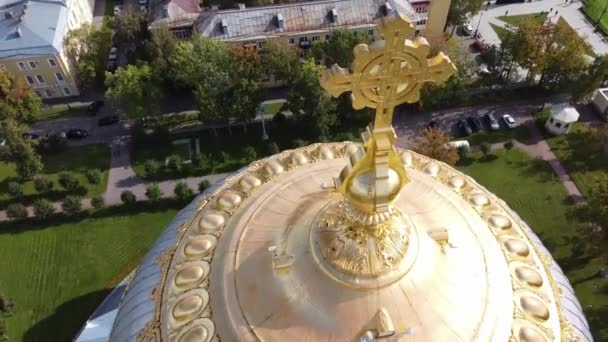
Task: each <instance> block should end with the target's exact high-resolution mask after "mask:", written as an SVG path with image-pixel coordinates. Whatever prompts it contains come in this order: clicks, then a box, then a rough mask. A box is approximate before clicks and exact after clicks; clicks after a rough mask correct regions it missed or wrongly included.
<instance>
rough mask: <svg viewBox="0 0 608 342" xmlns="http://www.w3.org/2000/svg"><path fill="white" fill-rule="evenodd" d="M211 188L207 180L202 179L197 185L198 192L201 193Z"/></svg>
mask: <svg viewBox="0 0 608 342" xmlns="http://www.w3.org/2000/svg"><path fill="white" fill-rule="evenodd" d="M210 186H211V183H209V181H208V180H206V179H203V180H202V181H200V182H199V183H198V192H203V191H205V190H207V188H209V187H210Z"/></svg>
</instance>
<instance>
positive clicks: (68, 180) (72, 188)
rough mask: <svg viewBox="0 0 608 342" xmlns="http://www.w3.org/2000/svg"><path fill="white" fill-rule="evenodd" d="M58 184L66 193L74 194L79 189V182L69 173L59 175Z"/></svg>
mask: <svg viewBox="0 0 608 342" xmlns="http://www.w3.org/2000/svg"><path fill="white" fill-rule="evenodd" d="M59 184H60V185H61V186H62V187H63V188H64V189H65V190H67V191H68V192H76V191H78V189H80V181H79V180H78V178H77V177H76V175H75V174H74V173H73V172H70V171H64V172H61V173H60V174H59Z"/></svg>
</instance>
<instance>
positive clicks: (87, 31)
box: [64, 24, 112, 88]
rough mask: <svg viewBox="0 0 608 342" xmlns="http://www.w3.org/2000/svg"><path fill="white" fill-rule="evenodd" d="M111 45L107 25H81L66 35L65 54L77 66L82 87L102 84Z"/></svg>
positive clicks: (110, 33) (110, 35)
mask: <svg viewBox="0 0 608 342" xmlns="http://www.w3.org/2000/svg"><path fill="white" fill-rule="evenodd" d="M111 44H112V32H111V31H110V28H109V27H108V26H107V25H102V26H101V27H100V28H97V27H95V26H94V25H93V24H83V25H82V26H80V27H79V28H77V29H74V30H70V31H69V32H68V33H67V34H66V36H65V38H64V46H65V48H66V54H67V55H68V57H69V58H70V59H71V60H72V62H73V63H74V65H76V66H77V69H78V76H79V77H78V78H79V80H80V84H81V86H82V87H84V88H86V87H89V86H92V85H94V84H97V85H102V84H103V81H104V76H105V70H106V68H107V65H108V56H109V53H110V47H111Z"/></svg>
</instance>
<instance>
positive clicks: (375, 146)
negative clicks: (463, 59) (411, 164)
mask: <svg viewBox="0 0 608 342" xmlns="http://www.w3.org/2000/svg"><path fill="white" fill-rule="evenodd" d="M378 30H379V32H380V34H381V35H382V36H383V37H384V40H378V41H376V42H374V43H373V44H371V45H367V44H359V45H357V46H356V47H355V49H354V55H355V58H354V61H353V64H352V65H351V70H352V73H351V72H349V70H348V69H344V68H341V67H340V66H338V65H333V66H332V67H331V68H330V69H328V70H325V72H324V73H323V75H322V77H321V85H322V86H323V88H324V89H325V90H326V91H327V92H328V93H329V94H331V95H332V96H339V95H340V94H342V93H343V92H346V91H350V92H351V98H352V103H353V107H354V108H355V109H361V108H364V107H369V108H375V109H376V115H375V119H374V123H373V126H372V128H370V127H368V130H367V132H366V133H364V134H363V140H364V148H365V150H362V149H353V150H351V151H350V152H349V154H350V162H351V163H350V165H348V166H347V167H346V168H345V169H344V170H343V171H342V172H341V173H340V177H339V178H338V179H337V186H338V188H339V190H340V192H341V193H342V194H343V195H344V196H345V197H346V199H347V200H348V202H349V203H350V204H351V205H352V207H353V209H355V211H357V212H358V215H357V216H358V217H361V218H362V219H361V221H364V223H366V224H368V225H376V224H378V223H381V222H382V221H383V219H382V218H383V217H388V214H389V212H390V211H391V207H392V203H393V202H394V201H395V200H396V199H397V197H398V195H399V192H400V191H401V189H402V188H403V186H405V184H407V182H408V179H407V175H406V173H405V168H404V166H403V162H402V161H401V158H400V157H399V155H398V154H397V153H396V151H395V147H394V143H395V141H396V140H397V136H396V134H395V131H394V129H393V126H392V121H393V112H394V109H395V106H397V105H399V104H402V103H413V102H417V101H418V100H420V89H421V87H422V85H423V84H424V83H425V82H433V83H435V84H438V83H441V82H444V81H446V80H447V79H448V78H449V77H450V76H451V75H452V74H453V73H454V72H455V71H456V67H455V66H454V64H453V63H452V62H451V61H450V59H449V58H448V57H447V56H446V55H445V54H444V53H442V52H440V53H439V54H437V55H436V56H435V57H432V58H427V56H428V54H429V52H430V46H429V43H428V42H427V41H426V39H424V38H422V37H416V38H415V39H414V40H410V39H407V36H408V35H410V34H411V33H412V32H413V31H414V26H413V25H412V23H411V22H410V21H409V20H408V19H407V18H406V17H404V16H403V15H401V14H399V13H395V14H394V15H392V16H390V17H385V18H383V20H382V22H381V23H380V25H379V27H378Z"/></svg>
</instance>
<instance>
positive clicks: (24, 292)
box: [0, 209, 177, 341]
mask: <svg viewBox="0 0 608 342" xmlns="http://www.w3.org/2000/svg"><path fill="white" fill-rule="evenodd" d="M176 212H177V211H176V210H174V209H164V210H159V211H156V212H140V213H135V214H133V213H131V214H112V215H110V216H105V217H97V218H87V219H84V220H82V221H80V222H74V223H62V224H49V225H46V226H39V225H38V224H32V223H28V224H21V225H19V226H16V225H8V224H4V225H0V270H2V276H1V277H0V292H1V293H3V294H4V295H6V296H8V297H10V298H12V299H13V300H14V301H15V316H13V317H11V318H9V319H8V335H9V337H10V341H71V340H72V338H73V337H74V335H75V334H76V333H77V332H78V330H79V329H80V328H81V326H82V325H83V324H84V322H85V321H86V319H87V318H88V316H89V315H90V314H91V313H92V312H93V310H94V309H95V308H96V306H97V305H99V304H100V302H101V300H103V298H104V297H105V296H106V295H107V294H108V293H109V289H111V288H112V287H113V286H114V285H115V284H117V283H118V282H120V281H121V280H122V279H123V278H124V277H125V276H126V275H127V274H128V273H129V272H130V271H131V270H132V269H133V267H135V266H136V265H137V264H138V262H139V260H140V259H141V257H142V256H143V255H144V253H145V252H146V250H147V249H148V248H149V247H150V246H151V244H152V243H153V242H154V241H155V240H156V238H157V237H158V236H159V234H160V232H161V231H162V230H163V228H164V227H165V226H166V224H167V223H168V222H169V221H170V220H171V219H172V218H173V217H174V216H175V214H176Z"/></svg>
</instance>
